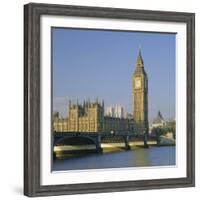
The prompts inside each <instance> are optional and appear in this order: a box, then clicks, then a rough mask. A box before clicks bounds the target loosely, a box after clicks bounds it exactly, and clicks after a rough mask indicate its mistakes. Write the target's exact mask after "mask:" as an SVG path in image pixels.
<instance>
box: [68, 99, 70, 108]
mask: <svg viewBox="0 0 200 200" xmlns="http://www.w3.org/2000/svg"><path fill="white" fill-rule="evenodd" d="M68 107H69V109H70V108H71V100H70V99H69V102H68Z"/></svg>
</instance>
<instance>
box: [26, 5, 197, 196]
mask: <svg viewBox="0 0 200 200" xmlns="http://www.w3.org/2000/svg"><path fill="white" fill-rule="evenodd" d="M42 16H51V17H58V16H59V17H62V16H70V17H79V18H87V19H90V18H95V19H109V20H129V21H131V20H136V21H145V22H151V21H156V22H159V23H160V24H162V23H164V22H167V23H182V24H185V26H186V41H187V43H186V69H185V70H186V88H185V90H186V91H187V92H186V93H187V94H186V102H187V103H186V124H185V125H186V176H185V177H176V178H161V179H148V177H147V178H146V179H145V180H128V179H127V180H125V181H105V182H91V183H73V182H72V183H71V184H51V185H48V184H47V185H42V184H41V176H42V170H41V165H42V159H44V157H43V156H41V149H42V138H41V127H42V126H45V124H42V122H43V121H42V120H41V112H42V111H41V109H42V108H41V107H42V103H41V96H42V93H43V92H44V91H43V90H42V89H41V84H42V71H41V70H42V69H41V60H42V59H44V58H42V56H41V41H42V40H43V39H44V38H42V37H41V24H42V21H41V17H42ZM44 48H45V47H44ZM49 67H50V66H49ZM183 124H184V121H183ZM45 134H50V133H45ZM49 148H50V147H49ZM49 164H50V163H49ZM96 173H99V172H96ZM194 186H195V14H194V13H183V12H166V11H150V10H133V9H119V8H104V7H86V6H69V5H53V4H37V3H29V4H27V5H25V6H24V195H26V196H30V197H34V196H50V195H70V194H82V193H99V192H119V191H132V190H142V189H162V188H180V187H194Z"/></svg>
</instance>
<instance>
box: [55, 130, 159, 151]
mask: <svg viewBox="0 0 200 200" xmlns="http://www.w3.org/2000/svg"><path fill="white" fill-rule="evenodd" d="M152 140H153V141H155V143H157V144H158V143H159V138H156V137H149V136H148V135H147V134H141V135H137V136H136V135H134V134H133V133H132V134H131V133H100V132H93V133H92V132H54V134H53V142H52V145H53V147H56V146H65V145H70V146H71V147H73V146H86V145H93V146H94V145H95V151H96V152H97V153H100V152H102V143H103V144H112V143H122V144H123V147H124V149H125V150H130V142H140V143H141V142H142V145H143V147H144V148H148V141H152Z"/></svg>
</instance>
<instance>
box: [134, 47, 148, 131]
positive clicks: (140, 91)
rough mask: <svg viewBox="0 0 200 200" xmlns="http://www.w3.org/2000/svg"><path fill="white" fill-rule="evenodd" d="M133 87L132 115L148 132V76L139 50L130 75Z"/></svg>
mask: <svg viewBox="0 0 200 200" xmlns="http://www.w3.org/2000/svg"><path fill="white" fill-rule="evenodd" d="M132 87H133V97H134V98H133V116H134V120H135V122H136V124H139V125H141V126H142V128H143V133H148V77H147V74H146V72H145V69H144V62H143V59H142V55H141V50H139V54H138V58H137V62H136V67H135V71H134V73H133V77H132Z"/></svg>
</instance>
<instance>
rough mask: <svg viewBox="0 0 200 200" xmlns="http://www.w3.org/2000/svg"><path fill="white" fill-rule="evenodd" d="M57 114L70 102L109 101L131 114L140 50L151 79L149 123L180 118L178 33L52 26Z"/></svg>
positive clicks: (55, 108) (107, 102)
mask: <svg viewBox="0 0 200 200" xmlns="http://www.w3.org/2000/svg"><path fill="white" fill-rule="evenodd" d="M52 33H53V34H52V42H53V44H52V51H53V52H52V56H53V57H52V58H53V59H52V60H53V111H59V112H60V114H61V115H62V116H63V117H65V116H66V113H67V103H68V99H72V100H73V101H74V102H76V100H77V98H78V99H79V102H83V100H84V99H87V98H90V99H91V100H95V99H96V97H98V98H99V99H100V100H102V99H104V102H105V107H106V106H110V105H115V104H119V105H121V106H123V107H124V108H125V110H126V112H132V101H133V99H132V83H131V81H132V74H133V72H134V69H135V64H136V59H137V56H138V50H139V47H141V51H142V57H143V60H144V67H145V71H146V72H147V75H148V80H149V95H148V100H149V121H150V122H151V121H152V119H153V118H154V117H155V116H156V114H157V112H158V110H160V111H161V113H162V114H163V116H164V118H174V117H175V38H176V36H175V34H167V33H166V34H164V33H148V32H146V33H145V32H127V31H126V32H124V31H100V30H84V29H66V28H65V29H63V28H53V32H52Z"/></svg>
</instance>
